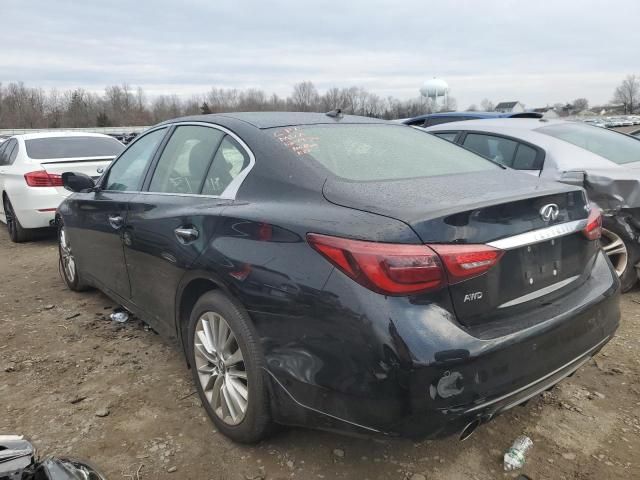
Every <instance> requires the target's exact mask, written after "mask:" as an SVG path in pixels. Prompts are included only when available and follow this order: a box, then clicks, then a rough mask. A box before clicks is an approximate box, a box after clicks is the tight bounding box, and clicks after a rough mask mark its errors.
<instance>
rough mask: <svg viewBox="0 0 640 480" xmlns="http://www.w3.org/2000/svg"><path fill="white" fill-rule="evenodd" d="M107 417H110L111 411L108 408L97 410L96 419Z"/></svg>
mask: <svg viewBox="0 0 640 480" xmlns="http://www.w3.org/2000/svg"><path fill="white" fill-rule="evenodd" d="M107 416H109V409H108V408H106V407H103V408H99V409H98V410H96V417H101V418H104V417H107Z"/></svg>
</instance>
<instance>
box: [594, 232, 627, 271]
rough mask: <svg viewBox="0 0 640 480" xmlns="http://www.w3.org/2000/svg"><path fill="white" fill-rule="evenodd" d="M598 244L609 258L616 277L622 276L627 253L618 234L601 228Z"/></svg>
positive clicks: (625, 266) (625, 265)
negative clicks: (599, 243)
mask: <svg viewBox="0 0 640 480" xmlns="http://www.w3.org/2000/svg"><path fill="white" fill-rule="evenodd" d="M600 242H601V244H602V250H603V251H604V253H606V254H607V256H608V257H609V260H610V261H611V264H612V265H613V268H614V269H615V271H616V273H617V274H618V277H620V276H622V274H623V273H624V271H625V270H626V268H627V263H628V262H629V252H628V251H627V246H626V245H625V243H624V241H623V240H622V238H620V236H619V235H618V234H616V233H614V232H612V231H611V230H607V229H606V228H603V229H602V237H601V239H600Z"/></svg>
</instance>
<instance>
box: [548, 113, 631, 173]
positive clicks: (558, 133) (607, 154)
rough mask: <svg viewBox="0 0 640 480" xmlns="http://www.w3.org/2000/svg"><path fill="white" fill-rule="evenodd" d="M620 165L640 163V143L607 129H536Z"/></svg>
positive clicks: (563, 126) (572, 126) (577, 126)
mask: <svg viewBox="0 0 640 480" xmlns="http://www.w3.org/2000/svg"><path fill="white" fill-rule="evenodd" d="M536 130H537V131H538V132H540V133H544V134H545V135H550V136H552V137H555V138H559V139H560V140H564V141H565V142H569V143H572V144H574V145H576V146H578V147H581V148H584V149H585V150H589V151H590V152H593V153H595V154H597V155H600V156H602V157H604V158H606V159H607V160H611V161H612V162H615V163H618V164H624V163H632V162H640V141H638V140H637V139H635V138H632V137H629V136H627V135H622V134H620V133H616V132H612V131H611V130H607V129H606V128H601V127H594V126H591V125H584V124H581V123H565V124H558V125H549V126H546V127H542V128H538V129H536Z"/></svg>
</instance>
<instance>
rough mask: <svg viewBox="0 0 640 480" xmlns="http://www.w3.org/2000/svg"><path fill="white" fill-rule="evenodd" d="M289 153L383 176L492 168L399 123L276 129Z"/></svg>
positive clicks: (343, 171)
mask: <svg viewBox="0 0 640 480" xmlns="http://www.w3.org/2000/svg"><path fill="white" fill-rule="evenodd" d="M273 135H274V137H275V138H276V139H277V140H278V141H279V142H281V143H282V144H283V145H284V146H285V147H287V148H288V149H290V150H291V151H292V152H293V153H295V154H296V155H298V156H299V157H301V159H304V158H309V157H310V158H312V159H314V160H316V161H317V162H319V163H321V164H322V165H323V166H324V167H325V168H327V169H328V170H329V171H331V172H332V173H333V174H334V175H337V176H339V177H342V178H345V179H348V180H354V181H383V180H397V179H408V178H419V177H433V176H437V175H451V174H458V173H470V172H479V171H484V170H493V169H498V168H500V167H498V166H497V165H494V164H492V163H491V162H489V161H487V160H486V159H484V158H482V157H480V156H478V155H476V154H474V153H472V152H469V151H467V150H464V149H463V148H460V147H458V146H456V145H454V144H452V143H449V142H442V141H440V140H439V139H437V138H435V137H434V136H433V135H431V134H429V133H427V132H424V131H421V130H417V129H415V128H411V127H407V126H403V125H398V126H396V125H390V124H374V125H362V124H351V125H350V124H342V125H309V126H298V127H285V128H280V129H276V130H274V132H273Z"/></svg>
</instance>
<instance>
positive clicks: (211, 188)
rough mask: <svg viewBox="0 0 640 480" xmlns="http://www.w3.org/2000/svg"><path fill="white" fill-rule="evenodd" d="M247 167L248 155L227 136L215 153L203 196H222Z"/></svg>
mask: <svg viewBox="0 0 640 480" xmlns="http://www.w3.org/2000/svg"><path fill="white" fill-rule="evenodd" d="M248 165H249V155H248V154H247V152H246V151H245V149H244V148H242V147H241V146H240V145H239V144H238V142H236V141H235V140H234V139H233V138H232V137H230V136H229V135H227V136H226V137H224V140H222V143H221V144H220V148H218V151H217V152H216V156H215V158H214V159H213V163H212V164H211V167H210V168H209V171H208V172H207V177H206V179H205V182H204V186H203V187H202V193H203V194H205V195H222V193H223V192H224V191H225V189H226V188H227V187H228V186H229V184H230V183H231V182H232V181H233V179H234V178H236V177H237V176H238V174H239V173H240V172H241V171H242V170H244V169H245V168H246V167H247V166H248Z"/></svg>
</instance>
